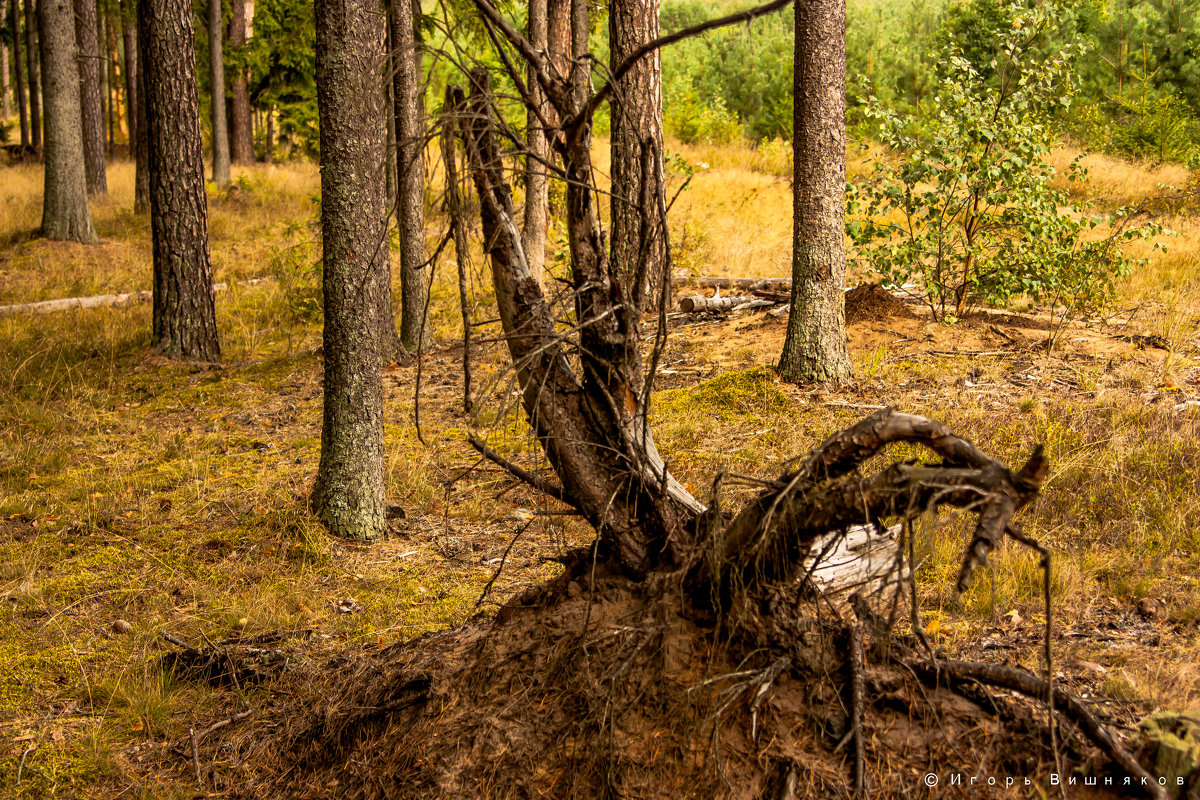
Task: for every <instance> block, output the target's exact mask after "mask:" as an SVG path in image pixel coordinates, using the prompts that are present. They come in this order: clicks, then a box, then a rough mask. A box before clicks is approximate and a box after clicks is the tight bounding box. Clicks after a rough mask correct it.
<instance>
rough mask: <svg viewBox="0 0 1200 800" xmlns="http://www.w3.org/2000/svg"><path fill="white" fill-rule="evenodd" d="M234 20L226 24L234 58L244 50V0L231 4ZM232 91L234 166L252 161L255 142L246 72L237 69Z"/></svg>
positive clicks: (232, 150) (230, 116) (232, 156)
mask: <svg viewBox="0 0 1200 800" xmlns="http://www.w3.org/2000/svg"><path fill="white" fill-rule="evenodd" d="M230 7H231V9H232V11H233V17H232V18H231V19H230V20H229V48H230V49H231V50H233V51H234V52H235V54H236V55H237V56H239V63H241V61H240V56H241V55H242V51H243V50H244V49H245V47H246V40H247V36H246V22H247V20H246V0H233V2H232V3H231V4H230ZM232 84H233V91H232V92H231V98H230V105H229V155H230V158H231V159H232V160H233V163H234V164H250V163H252V162H253V161H254V139H253V136H252V132H251V130H250V86H249V83H248V82H247V80H246V70H245V69H242V68H239V69H238V70H237V72H236V74H235V75H234V76H233V81H232Z"/></svg>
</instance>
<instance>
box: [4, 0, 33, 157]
mask: <svg viewBox="0 0 1200 800" xmlns="http://www.w3.org/2000/svg"><path fill="white" fill-rule="evenodd" d="M20 2H21V0H9V6H8V29H9V30H10V31H12V45H13V51H12V70H13V78H14V81H13V82H14V85H15V87H16V90H17V116H18V117H20V121H21V146H22V147H31V146H32V140H31V139H30V138H29V105H28V104H27V102H26V100H25V67H24V65H23V64H22V63H21V12H20V10H19V9H18V6H19V5H20Z"/></svg>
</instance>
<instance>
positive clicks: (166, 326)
mask: <svg viewBox="0 0 1200 800" xmlns="http://www.w3.org/2000/svg"><path fill="white" fill-rule="evenodd" d="M138 34H139V36H140V38H141V40H142V46H143V48H144V50H143V55H144V58H143V59H142V64H143V65H144V66H145V70H144V72H145V89H146V91H145V98H146V122H147V125H146V127H147V129H148V130H147V132H148V134H149V137H148V138H149V166H150V170H149V175H150V229H151V233H152V238H153V251H154V327H153V334H152V337H151V343H152V344H153V345H154V347H155V349H157V350H159V351H160V352H162V353H163V354H164V355H166V356H167V357H168V358H178V359H186V360H198V361H217V360H219V359H220V357H221V347H220V344H219V343H218V339H217V320H216V310H215V307H214V299H213V281H212V263H211V262H210V260H209V252H208V206H207V198H206V196H205V193H204V153H203V148H202V144H201V139H200V98H199V95H198V93H197V89H196V65H195V59H194V56H193V53H194V49H195V30H194V29H193V27H192V8H191V3H190V2H188V0H142V2H140V3H139V6H138Z"/></svg>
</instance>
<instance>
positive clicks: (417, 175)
mask: <svg viewBox="0 0 1200 800" xmlns="http://www.w3.org/2000/svg"><path fill="white" fill-rule="evenodd" d="M390 16H391V26H392V47H393V54H394V56H395V62H394V69H393V75H394V76H395V77H394V86H393V89H392V91H393V96H394V102H395V104H396V222H397V224H398V227H399V229H400V342H401V344H403V345H404V348H405V349H406V350H408V351H409V352H415V351H416V350H418V349H420V347H421V346H422V345H423V344H424V343H425V341H426V338H427V335H428V334H427V332H426V331H425V305H426V302H427V299H428V295H429V289H428V286H427V285H426V281H427V278H426V277H425V274H424V270H423V269H422V266H423V265H424V263H425V125H424V119H423V116H424V115H423V114H422V109H421V97H420V94H421V69H420V67H421V62H422V57H421V51H420V49H419V48H418V47H417V37H416V29H415V27H414V23H415V20H414V17H413V0H394V2H393V3H392V7H391V15H390Z"/></svg>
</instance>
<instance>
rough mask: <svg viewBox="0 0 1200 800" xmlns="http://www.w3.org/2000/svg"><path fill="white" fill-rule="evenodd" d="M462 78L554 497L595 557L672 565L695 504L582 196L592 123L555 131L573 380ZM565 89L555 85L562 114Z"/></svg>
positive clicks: (479, 96) (488, 224)
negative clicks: (653, 427)
mask: <svg viewBox="0 0 1200 800" xmlns="http://www.w3.org/2000/svg"><path fill="white" fill-rule="evenodd" d="M581 6H582V4H576V13H577V14H578V13H585V11H584V10H583V9H582V8H581ZM576 23H578V20H576ZM579 27H581V26H578V25H573V29H575V30H578V29H579ZM471 80H472V92H471V105H470V112H471V113H469V114H468V115H467V118H468V122H467V125H466V128H467V135H466V137H465V138H466V142H467V152H468V154H469V157H470V160H471V166H472V173H473V177H474V180H475V187H476V189H477V191H478V193H479V197H480V203H481V210H480V215H481V219H482V223H483V240H484V242H485V243H487V254H488V256H489V259H490V262H491V267H492V280H493V282H494V284H495V287H496V301H497V304H498V306H499V310H500V318H501V320H502V322H503V325H504V330H505V335H506V338H507V341H508V348H509V352H510V355H511V357H512V363H513V364H514V366H515V368H516V374H517V381H518V384H519V386H520V388H521V392H522V400H523V404H524V407H525V411H526V414H527V416H528V417H529V419H530V422H531V425H533V426H534V429H535V431H536V434H537V436H538V439H539V441H540V442H541V444H542V448H543V450H544V451H545V452H546V456H547V457H548V458H549V460H550V463H551V464H552V465H553V466H554V469H555V472H556V473H557V474H558V476H559V478H560V479H561V481H562V487H561V489H557V488H556V489H555V490H554V491H555V492H556V494H557V496H559V497H560V498H563V499H564V500H565V501H566V502H569V503H571V504H572V505H574V506H575V507H576V508H577V509H578V510H579V512H580V513H581V514H582V515H583V516H584V518H585V519H587V520H588V522H590V523H591V524H592V525H593V526H594V527H595V528H596V530H597V531H598V532H599V536H600V543H601V545H602V547H603V549H604V551H605V552H606V553H607V554H609V555H611V556H613V557H615V559H616V560H617V561H618V562H619V563H620V564H621V565H623V567H624V568H625V569H626V570H628V571H629V572H631V573H632V574H634V575H645V574H646V573H647V572H649V571H650V570H651V569H653V568H655V567H658V566H661V565H664V564H671V563H676V562H677V561H678V560H679V558H681V552H682V551H681V549H680V547H681V545H682V544H683V543H684V541H685V540H686V539H687V524H688V523H689V522H690V521H691V520H692V519H693V518H694V517H695V516H696V515H698V514H699V513H700V512H701V511H702V510H703V506H702V505H701V504H700V503H699V502H697V501H696V499H695V498H693V497H692V495H691V494H690V493H688V492H687V490H686V489H684V488H683V487H682V486H681V485H679V483H678V482H677V481H676V480H675V479H674V478H673V477H672V476H671V475H670V473H669V472H668V471H667V469H666V465H665V464H664V463H663V461H662V458H661V456H659V454H658V451H657V448H656V447H655V444H654V437H653V435H652V434H651V432H650V429H649V426H648V424H647V420H646V416H645V413H644V412H645V404H646V401H647V398H646V397H645V396H644V389H645V383H644V378H643V375H642V362H641V355H640V352H639V350H638V344H639V336H638V323H639V317H640V314H638V313H636V311H635V309H633V308H632V307H631V306H630V305H629V304H627V303H625V302H623V290H622V287H621V285H620V284H619V282H616V281H614V280H613V279H612V275H611V273H610V269H609V261H608V253H607V248H606V247H605V246H604V237H603V234H602V231H601V229H600V223H599V217H598V214H597V208H596V205H595V197H596V195H595V194H594V192H593V191H592V188H591V174H592V172H591V150H590V148H591V135H590V130H591V126H590V120H589V121H588V123H587V124H585V123H583V122H580V123H579V124H578V125H577V126H576V127H574V128H572V129H570V130H568V131H565V141H566V145H565V147H564V148H563V153H562V156H563V163H564V167H565V171H566V184H567V220H568V238H569V242H570V251H571V263H572V274H571V283H572V286H573V288H574V290H575V293H576V301H575V308H576V316H577V319H578V321H579V325H578V327H579V350H578V357H579V359H580V363H581V369H580V371H579V373H578V374H576V372H575V370H573V369H572V367H571V366H570V364H569V362H568V359H567V350H566V348H565V347H564V346H562V345H555V344H554V342H555V341H556V340H557V339H558V336H557V334H556V332H555V319H554V316H553V314H552V313H551V310H550V307H549V305H548V304H547V303H546V300H545V298H544V296H543V294H542V291H541V288H540V286H539V285H538V282H537V281H536V280H535V279H534V277H533V274H532V273H531V272H530V271H529V266H528V262H527V260H526V258H525V253H524V249H523V246H522V244H521V240H520V238H519V237H518V236H517V234H516V231H517V228H516V225H515V223H514V216H513V209H512V201H511V194H510V192H509V189H508V186H507V185H506V183H505V181H504V177H503V174H502V172H501V163H500V155H499V149H498V145H497V143H496V139H495V136H494V135H493V133H492V127H493V123H492V121H491V120H492V117H491V106H490V87H489V82H488V81H489V79H488V74H487V72H486V70H483V69H476V70H474V71H472V73H471ZM575 88H576V87H575V86H574V85H572V86H570V87H568V86H567V85H565V84H564V85H560V86H559V87H558V91H559V95H560V96H559V98H557V100H556V103H557V104H558V105H559V106H560V113H561V111H565V110H567V109H565V108H563V106H565V105H566V98H567V97H571V98H573V97H574V96H575V95H574V91H575Z"/></svg>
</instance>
